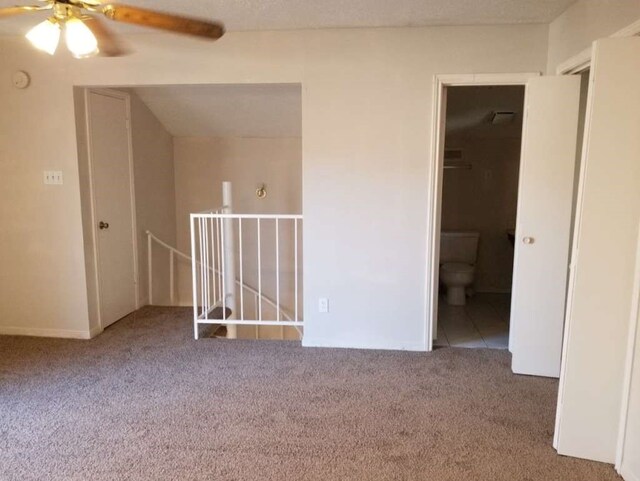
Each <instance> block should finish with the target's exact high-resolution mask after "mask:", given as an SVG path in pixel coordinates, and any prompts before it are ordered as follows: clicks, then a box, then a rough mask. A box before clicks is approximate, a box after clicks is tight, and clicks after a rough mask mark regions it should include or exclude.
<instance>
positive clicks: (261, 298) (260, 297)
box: [146, 211, 294, 324]
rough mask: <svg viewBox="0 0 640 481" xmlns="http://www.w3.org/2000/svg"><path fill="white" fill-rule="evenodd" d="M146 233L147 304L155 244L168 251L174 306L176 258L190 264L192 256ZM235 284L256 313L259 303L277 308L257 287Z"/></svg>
mask: <svg viewBox="0 0 640 481" xmlns="http://www.w3.org/2000/svg"><path fill="white" fill-rule="evenodd" d="M212 213H213V214H216V213H219V211H212ZM146 234H147V262H148V275H149V277H148V284H149V285H148V289H149V304H150V305H153V255H152V254H153V247H154V245H157V246H158V247H161V248H163V249H165V250H166V251H167V252H168V253H169V299H170V305H172V306H175V305H176V301H175V300H176V295H177V292H176V291H177V285H176V284H177V283H176V278H175V265H176V260H177V259H183V260H185V261H187V262H189V264H192V258H191V256H189V255H188V254H185V253H184V252H182V251H179V250H178V249H176V248H175V247H173V246H171V245H169V244H168V243H166V242H165V241H163V240H162V239H160V238H158V237H157V236H156V235H155V234H153V232H151V231H146ZM198 265H199V266H202V264H200V262H199V261H198ZM209 272H210V275H211V277H214V276H215V277H216V278H219V277H220V276H221V275H222V273H221V271H220V270H218V269H215V268H213V267H209ZM235 284H236V286H237V287H238V288H239V289H240V290H242V291H243V292H244V293H246V294H247V295H248V296H250V298H251V299H252V300H253V305H254V306H255V310H254V312H256V313H257V312H258V305H259V304H261V303H264V304H266V305H267V306H269V307H271V308H272V309H274V310H275V309H278V306H277V304H276V302H275V301H273V300H272V299H271V298H269V297H267V296H266V295H264V293H260V292H259V291H258V290H257V289H255V288H253V287H252V286H250V285H248V284H246V283H243V282H242V281H240V280H239V279H236V280H235ZM243 298H244V295H243ZM213 300H214V304H215V305H216V306H218V305H221V298H220V297H214V298H213ZM279 311H280V316H281V318H282V319H284V320H286V321H290V322H293V321H294V317H293V316H292V315H291V314H289V312H288V311H287V310H286V309H284V307H282V306H280V308H279ZM256 315H257V314H256ZM217 324H222V322H217Z"/></svg>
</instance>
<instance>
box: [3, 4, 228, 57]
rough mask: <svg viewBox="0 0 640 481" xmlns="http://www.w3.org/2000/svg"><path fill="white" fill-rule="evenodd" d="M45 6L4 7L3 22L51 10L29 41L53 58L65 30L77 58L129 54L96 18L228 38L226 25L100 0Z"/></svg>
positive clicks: (31, 32) (176, 31)
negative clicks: (11, 17)
mask: <svg viewBox="0 0 640 481" xmlns="http://www.w3.org/2000/svg"><path fill="white" fill-rule="evenodd" d="M40 1H41V2H42V3H43V5H30V6H16V7H8V8H0V19H2V18H4V17H10V16H14V15H21V14H25V13H31V12H41V11H45V10H51V12H52V15H51V17H49V18H48V19H47V20H45V21H44V22H42V23H39V24H38V25H36V26H35V27H33V28H32V29H31V30H30V31H29V32H28V33H27V35H26V37H27V39H28V40H29V41H30V42H31V43H32V44H33V46H34V47H36V48H37V49H39V50H43V51H45V52H47V53H48V54H50V55H53V54H54V53H55V51H56V49H57V47H58V43H59V42H60V34H61V33H62V31H63V29H64V35H65V41H66V44H67V47H68V48H69V50H70V51H71V54H72V55H73V56H74V57H76V58H84V57H91V56H94V55H97V54H100V55H103V56H107V57H118V56H121V55H125V54H126V53H127V51H126V49H125V48H124V47H123V45H122V43H121V42H120V41H119V40H118V38H117V36H116V35H114V34H113V32H111V30H109V29H108V28H107V26H106V25H105V24H104V22H103V21H102V20H101V19H100V18H98V17H97V16H96V14H102V15H104V16H105V17H106V18H108V19H109V20H114V21H116V22H124V23H130V24H134V25H140V26H143V27H151V28H157V29H161V30H167V31H170V32H174V33H180V34H186V35H192V36H196V37H201V38H205V39H210V40H217V39H219V38H220V37H222V35H224V26H223V25H222V23H219V22H208V21H204V20H199V19H195V18H189V17H183V16H178V15H171V14H167V13H162V12H157V11H154V10H147V9H143V8H138V7H132V6H129V5H121V4H109V5H102V4H100V3H99V2H98V1H96V0H40Z"/></svg>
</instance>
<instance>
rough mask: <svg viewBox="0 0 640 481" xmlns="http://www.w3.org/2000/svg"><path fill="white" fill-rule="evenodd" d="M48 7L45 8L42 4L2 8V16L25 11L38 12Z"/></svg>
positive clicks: (0, 10)
mask: <svg viewBox="0 0 640 481" xmlns="http://www.w3.org/2000/svg"><path fill="white" fill-rule="evenodd" d="M46 9H47V8H46V7H45V8H43V7H40V6H34V7H7V8H0V18H4V17H12V16H14V15H22V14H23V13H30V12H37V11H38V10H46Z"/></svg>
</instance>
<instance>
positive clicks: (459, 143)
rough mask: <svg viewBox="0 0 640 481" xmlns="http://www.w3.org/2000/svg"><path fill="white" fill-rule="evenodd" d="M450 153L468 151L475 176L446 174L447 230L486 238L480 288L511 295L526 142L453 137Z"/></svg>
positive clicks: (471, 173)
mask: <svg viewBox="0 0 640 481" xmlns="http://www.w3.org/2000/svg"><path fill="white" fill-rule="evenodd" d="M445 145H446V148H447V149H449V148H453V149H462V150H463V155H464V159H463V161H464V162H465V163H467V162H468V163H470V164H471V165H472V169H471V170H463V169H448V170H445V171H444V176H443V190H442V229H443V230H472V231H478V232H480V243H479V248H478V262H477V265H476V277H475V283H474V285H475V288H476V290H478V291H480V292H511V279H512V273H513V246H512V245H511V243H510V242H509V240H508V238H507V229H514V228H515V225H516V210H517V200H518V171H519V166H520V138H495V137H493V138H492V137H489V136H485V137H484V138H480V137H474V136H471V135H457V136H448V137H447V139H446V142H445Z"/></svg>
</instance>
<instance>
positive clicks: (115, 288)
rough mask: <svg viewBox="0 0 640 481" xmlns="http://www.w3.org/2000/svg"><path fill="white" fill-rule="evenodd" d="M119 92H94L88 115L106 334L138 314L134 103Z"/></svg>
mask: <svg viewBox="0 0 640 481" xmlns="http://www.w3.org/2000/svg"><path fill="white" fill-rule="evenodd" d="M127 102H128V101H127V97H126V95H125V94H121V93H119V92H114V93H110V92H105V91H89V92H88V95H87V104H88V108H87V113H88V126H89V132H88V134H89V135H88V136H89V149H90V158H91V176H92V189H93V202H94V217H93V218H94V224H95V226H94V229H95V239H96V247H97V253H96V254H97V264H98V266H97V267H98V269H97V270H98V284H99V299H100V322H101V325H102V327H103V328H105V327H107V326H108V325H110V324H113V323H114V322H115V321H117V320H118V319H121V318H122V317H124V316H126V315H127V314H129V313H131V312H133V311H134V310H135V309H136V298H137V295H136V274H137V273H136V267H135V262H136V253H135V248H136V247H135V237H134V228H133V222H134V216H133V212H134V210H133V195H132V180H131V154H130V143H129V138H130V137H129V120H128V115H129V114H128V103H127Z"/></svg>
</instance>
